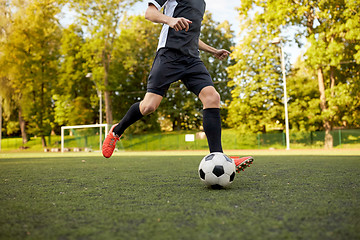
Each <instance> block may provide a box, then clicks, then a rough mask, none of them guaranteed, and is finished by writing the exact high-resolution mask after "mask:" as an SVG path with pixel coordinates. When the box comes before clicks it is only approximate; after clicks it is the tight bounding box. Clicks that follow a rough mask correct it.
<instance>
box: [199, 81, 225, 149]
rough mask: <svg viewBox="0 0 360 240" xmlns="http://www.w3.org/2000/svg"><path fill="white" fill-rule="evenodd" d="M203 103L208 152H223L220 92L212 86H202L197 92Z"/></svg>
mask: <svg viewBox="0 0 360 240" xmlns="http://www.w3.org/2000/svg"><path fill="white" fill-rule="evenodd" d="M199 99H200V100H201V102H202V104H203V127H204V132H205V134H206V138H207V140H208V145H209V150H210V152H223V149H222V146H221V118H220V94H219V93H218V92H217V91H216V89H215V88H214V87H213V86H206V87H204V88H203V89H202V90H201V91H200V93H199Z"/></svg>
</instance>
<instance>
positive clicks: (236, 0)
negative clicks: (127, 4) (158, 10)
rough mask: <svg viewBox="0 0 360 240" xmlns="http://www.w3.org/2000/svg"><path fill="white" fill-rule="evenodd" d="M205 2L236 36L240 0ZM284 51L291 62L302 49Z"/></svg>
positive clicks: (138, 9) (140, 8)
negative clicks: (227, 23) (237, 9)
mask: <svg viewBox="0 0 360 240" xmlns="http://www.w3.org/2000/svg"><path fill="white" fill-rule="evenodd" d="M205 2H206V10H208V11H209V12H211V13H212V16H213V19H214V20H215V21H218V22H223V21H225V20H227V21H228V22H229V23H230V24H231V29H232V30H233V31H234V32H235V34H236V36H238V35H239V29H240V28H239V24H240V21H239V15H238V12H237V11H236V8H237V7H239V6H240V0H205ZM147 6H148V5H147V2H146V1H143V2H139V3H137V4H135V6H134V7H133V8H132V10H130V13H133V14H143V13H145V10H146V8H147ZM235 42H236V40H235ZM284 51H285V52H286V53H287V54H288V55H289V57H290V62H291V63H292V64H293V63H295V62H296V60H297V58H298V56H299V55H300V54H301V51H302V49H299V48H298V47H294V46H292V47H290V46H285V47H284Z"/></svg>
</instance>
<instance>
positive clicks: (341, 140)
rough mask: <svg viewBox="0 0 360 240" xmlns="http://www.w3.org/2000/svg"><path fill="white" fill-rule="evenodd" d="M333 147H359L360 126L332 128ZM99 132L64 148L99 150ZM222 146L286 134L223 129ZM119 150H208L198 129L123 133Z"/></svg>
mask: <svg viewBox="0 0 360 240" xmlns="http://www.w3.org/2000/svg"><path fill="white" fill-rule="evenodd" d="M331 135H332V137H333V146H334V147H335V148H360V129H341V130H333V131H331ZM324 138H325V132H324V131H316V132H296V133H295V132H292V133H290V147H291V148H292V149H301V148H323V147H324ZM46 140H47V142H48V148H50V149H51V148H55V149H57V148H60V147H61V141H60V136H48V137H46ZM98 143H99V134H98V133H97V132H94V133H91V132H87V133H86V134H72V136H70V135H69V136H66V137H65V147H66V148H69V149H70V151H71V149H75V148H76V149H78V150H81V149H82V150H85V149H91V150H92V151H98V150H99V144H98ZM222 144H223V148H224V149H228V150H230V149H269V148H275V149H285V148H286V142H285V134H284V133H282V132H277V133H265V134H244V133H239V132H236V131H235V130H224V131H223V133H222ZM1 147H2V148H1V149H2V151H7V150H16V149H19V148H24V146H23V144H22V140H21V139H20V138H3V139H2V142H1ZM25 148H30V149H31V150H34V151H41V150H43V148H42V147H41V140H40V138H32V139H31V140H30V141H29V142H28V143H27V144H26V145H25ZM117 148H118V150H120V151H121V150H125V151H152V150H202V149H207V148H208V145H207V140H206V137H205V134H204V133H199V132H197V133H196V132H181V133H179V132H170V133H151V134H141V135H132V134H125V136H124V138H122V139H121V140H120V141H119V142H118V143H117Z"/></svg>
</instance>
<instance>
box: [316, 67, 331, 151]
mask: <svg viewBox="0 0 360 240" xmlns="http://www.w3.org/2000/svg"><path fill="white" fill-rule="evenodd" d="M318 82H319V92H320V108H321V111H322V112H325V111H326V110H327V106H326V96H325V84H324V74H323V70H322V68H321V67H320V68H318ZM323 126H324V128H325V139H324V141H325V142H324V147H325V148H326V149H329V148H332V147H333V137H332V135H331V134H330V131H331V124H330V121H329V120H328V119H327V118H324V119H323Z"/></svg>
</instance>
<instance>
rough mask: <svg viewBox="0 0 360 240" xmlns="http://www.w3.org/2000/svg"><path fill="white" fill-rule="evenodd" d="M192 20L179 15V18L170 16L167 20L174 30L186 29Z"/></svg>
mask: <svg viewBox="0 0 360 240" xmlns="http://www.w3.org/2000/svg"><path fill="white" fill-rule="evenodd" d="M191 23H192V21H190V20H189V19H186V18H183V17H180V18H172V19H171V20H170V22H169V24H168V25H169V26H170V27H171V28H173V29H174V30H175V31H181V30H183V29H185V31H188V30H189V28H190V24H191Z"/></svg>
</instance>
